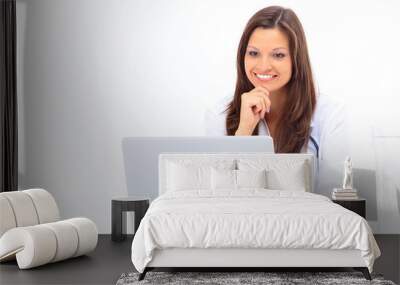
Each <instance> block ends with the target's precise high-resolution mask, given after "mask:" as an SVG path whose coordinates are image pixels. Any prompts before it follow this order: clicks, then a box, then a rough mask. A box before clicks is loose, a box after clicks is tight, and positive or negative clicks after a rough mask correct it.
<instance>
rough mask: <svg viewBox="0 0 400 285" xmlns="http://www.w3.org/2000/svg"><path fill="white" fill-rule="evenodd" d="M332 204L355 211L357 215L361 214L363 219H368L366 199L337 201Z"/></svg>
mask: <svg viewBox="0 0 400 285" xmlns="http://www.w3.org/2000/svg"><path fill="white" fill-rule="evenodd" d="M332 202H334V203H336V204H339V205H341V206H342V207H344V208H346V209H349V210H350V211H353V212H354V213H356V214H359V215H360V216H361V217H363V218H364V219H365V217H366V205H365V204H366V200H365V199H357V200H335V199H333V200H332Z"/></svg>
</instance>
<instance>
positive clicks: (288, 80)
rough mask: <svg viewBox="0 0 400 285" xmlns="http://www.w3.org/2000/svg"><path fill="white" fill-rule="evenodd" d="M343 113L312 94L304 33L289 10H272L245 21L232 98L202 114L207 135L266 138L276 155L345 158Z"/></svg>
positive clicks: (339, 105)
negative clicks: (336, 147) (337, 150)
mask: <svg viewBox="0 0 400 285" xmlns="http://www.w3.org/2000/svg"><path fill="white" fill-rule="evenodd" d="M345 117H346V115H345V110H344V107H343V105H341V104H338V102H335V100H332V99H331V98H329V97H326V96H320V95H318V96H317V94H316V90H315V85H314V80H313V74H312V69H311V64H310V59H309V55H308V50H307V44H306V38H305V33H304V30H303V27H302V25H301V23H300V21H299V19H298V17H297V16H296V14H295V13H294V12H293V11H292V10H291V9H286V8H283V7H280V6H270V7H267V8H264V9H262V10H260V11H258V12H257V13H255V14H254V15H253V16H252V17H251V18H250V20H249V21H248V23H247V25H246V27H245V29H244V32H243V34H242V37H241V39H240V43H239V48H238V52H237V80H236V88H235V92H234V95H233V98H232V95H230V96H229V97H227V98H224V99H223V100H222V101H221V102H220V103H219V104H218V106H216V108H214V109H212V110H208V111H207V113H206V127H207V131H206V133H207V134H208V135H230V136H233V135H236V136H238V135H239V136H248V135H253V136H254V135H269V136H271V137H272V138H273V140H274V148H275V152H277V153H299V152H309V153H314V154H315V155H316V157H318V158H319V159H322V156H323V155H324V154H323V153H322V154H321V152H326V151H329V152H331V151H332V148H330V147H327V144H329V143H330V142H333V141H334V138H335V139H337V138H340V142H341V143H342V144H341V146H342V147H339V148H341V149H342V151H341V152H342V153H340V155H336V158H337V159H339V160H342V159H344V158H345V156H346V153H347V151H348V150H347V147H346V144H347V143H346V137H347V134H346V128H345Z"/></svg>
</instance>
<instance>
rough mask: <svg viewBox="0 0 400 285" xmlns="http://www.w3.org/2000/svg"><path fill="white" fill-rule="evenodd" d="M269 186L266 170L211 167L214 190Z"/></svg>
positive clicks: (212, 187)
mask: <svg viewBox="0 0 400 285" xmlns="http://www.w3.org/2000/svg"><path fill="white" fill-rule="evenodd" d="M241 188H267V176H266V170H265V169H262V170H257V169H256V170H233V169H215V168H212V169H211V189H212V190H222V189H224V190H226V189H229V190H240V189H241Z"/></svg>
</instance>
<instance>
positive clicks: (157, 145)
mask: <svg viewBox="0 0 400 285" xmlns="http://www.w3.org/2000/svg"><path fill="white" fill-rule="evenodd" d="M122 152H123V159H124V166H125V176H126V182H127V189H128V195H129V196H146V197H149V198H150V199H151V200H153V199H154V198H156V197H157V196H158V156H159V154H160V153H171V152H172V153H173V152H199V153H202V152H208V153H211V152H271V153H273V152H274V144H273V141H272V138H271V137H270V136H192V137H129V138H124V139H123V141H122Z"/></svg>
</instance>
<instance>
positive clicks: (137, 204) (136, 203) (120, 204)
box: [111, 196, 150, 241]
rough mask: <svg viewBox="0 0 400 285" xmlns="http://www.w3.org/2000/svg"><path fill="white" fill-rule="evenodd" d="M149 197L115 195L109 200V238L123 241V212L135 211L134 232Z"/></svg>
mask: <svg viewBox="0 0 400 285" xmlns="http://www.w3.org/2000/svg"><path fill="white" fill-rule="evenodd" d="M149 204H150V199H149V198H148V197H138V196H130V197H115V198H112V201H111V240H113V241H123V240H124V239H126V234H123V233H122V227H123V225H122V214H123V212H135V232H136V231H137V229H138V227H139V224H140V221H141V220H142V218H143V217H144V215H145V214H146V211H147V209H148V208H149Z"/></svg>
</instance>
